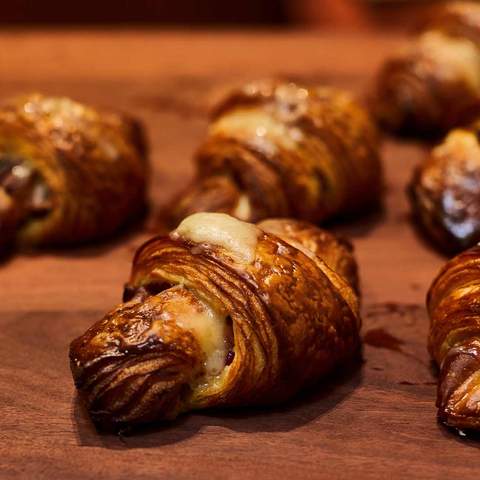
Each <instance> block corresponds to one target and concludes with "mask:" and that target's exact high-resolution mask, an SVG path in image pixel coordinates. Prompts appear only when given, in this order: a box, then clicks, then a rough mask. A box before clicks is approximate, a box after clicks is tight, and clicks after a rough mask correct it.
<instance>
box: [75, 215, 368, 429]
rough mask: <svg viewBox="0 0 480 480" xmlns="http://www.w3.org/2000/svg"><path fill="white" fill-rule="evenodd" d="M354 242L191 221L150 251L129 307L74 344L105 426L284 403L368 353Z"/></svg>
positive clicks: (295, 227) (233, 222) (295, 230)
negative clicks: (362, 337)
mask: <svg viewBox="0 0 480 480" xmlns="http://www.w3.org/2000/svg"><path fill="white" fill-rule="evenodd" d="M356 281H357V280H356V265H355V260H354V258H353V256H352V252H351V249H350V248H349V247H348V245H346V244H342V243H338V242H336V241H335V238H334V237H333V236H331V235H330V234H327V233H322V232H321V231H320V230H319V229H317V228H316V227H312V226H308V225H306V224H302V223H299V222H297V221H295V220H279V221H277V220H269V221H268V222H265V223H261V224H259V225H258V226H256V225H253V224H249V223H245V222H242V221H239V220H237V219H235V218H233V217H230V216H228V215H226V214H222V213H198V214H194V215H192V216H190V217H188V218H186V219H185V220H184V221H183V222H182V223H181V224H180V225H179V227H178V228H177V229H176V230H175V231H173V232H172V233H171V234H170V236H166V237H157V238H154V239H152V240H151V241H149V242H147V243H146V244H145V245H143V247H141V248H140V249H139V250H138V252H137V254H136V255H135V259H134V262H133V269H132V275H131V279H130V282H129V283H128V285H127V287H126V290H125V296H124V301H125V302H124V303H122V304H120V305H119V306H118V307H116V308H115V309H114V310H112V311H111V312H110V313H108V314H107V315H106V316H105V318H104V319H103V320H101V321H99V322H98V323H96V324H95V325H93V326H92V327H91V328H90V329H89V330H87V331H86V332H85V333H84V334H83V335H82V336H80V337H79V338H77V339H76V340H74V341H73V342H72V344H71V346H70V360H71V369H72V374H73V378H74V380H75V384H76V386H77V388H78V389H79V391H80V392H81V394H82V396H83V398H84V400H85V402H86V405H87V408H88V410H89V412H90V414H91V416H92V418H93V420H94V421H95V423H96V424H97V425H99V426H101V427H103V428H113V429H119V428H124V427H128V426H132V425H136V424H141V423H145V422H149V421H153V420H162V419H172V418H174V417H176V416H177V415H178V414H180V413H181V412H185V411H189V410H194V409H201V408H206V407H217V406H223V407H226V406H240V405H256V404H273V403H277V402H281V401H284V400H286V399H288V398H289V397H291V396H292V395H294V394H295V393H296V392H297V391H298V390H300V389H301V388H304V387H306V386H308V385H311V384H313V383H315V382H316V381H318V380H319V379H320V378H321V377H323V376H324V375H325V374H326V373H328V372H329V371H331V370H332V369H333V368H334V367H335V366H337V365H339V364H340V363H342V362H346V361H347V360H348V359H351V358H352V357H353V356H355V355H356V354H357V352H358V348H359V329H360V317H359V313H358V311H359V310H358V309H359V306H358V296H357V293H356V292H355V290H354V288H352V286H351V285H350V283H349V282H354V283H355V284H356Z"/></svg>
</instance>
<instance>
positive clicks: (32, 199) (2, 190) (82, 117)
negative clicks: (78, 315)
mask: <svg viewBox="0 0 480 480" xmlns="http://www.w3.org/2000/svg"><path fill="white" fill-rule="evenodd" d="M145 153H146V152H145V145H144V140H143V136H142V132H141V129H140V127H139V125H138V124H136V123H135V122H134V121H133V120H131V119H129V118H127V117H125V116H123V115H120V114H117V113H113V112H107V111H98V110H96V109H93V108H91V107H89V106H86V105H83V104H81V103H78V102H75V101H73V100H70V99H68V98H62V97H47V96H43V95H40V94H33V95H29V96H25V97H19V98H15V99H12V100H8V101H5V102H3V103H2V104H0V229H1V238H2V243H3V245H4V246H5V244H7V243H13V244H17V245H20V246H23V245H26V246H32V245H66V244H73V243H81V242H85V241H89V240H92V239H97V238H101V237H104V236H107V235H110V234H112V233H113V232H115V231H116V230H117V229H118V228H119V227H120V226H121V225H123V224H124V223H125V222H126V221H128V220H129V219H131V218H132V217H133V216H135V215H136V214H138V213H139V212H140V211H141V210H142V209H143V208H144V205H145V200H144V198H145V182H146V174H147V164H146V158H145Z"/></svg>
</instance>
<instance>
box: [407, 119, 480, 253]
mask: <svg viewBox="0 0 480 480" xmlns="http://www.w3.org/2000/svg"><path fill="white" fill-rule="evenodd" d="M479 134H480V123H476V124H473V125H471V126H470V127H469V128H463V129H455V130H452V131H451V132H450V133H449V134H448V136H447V137H446V138H445V140H444V141H443V142H442V143H441V144H440V145H439V146H437V147H435V148H434V149H433V150H432V151H431V152H430V154H429V156H428V158H427V159H426V161H425V162H424V163H422V164H421V165H420V166H419V167H417V169H416V171H415V173H414V176H413V179H412V182H411V184H410V188H409V193H410V199H411V204H412V208H413V212H414V214H415V217H416V219H417V220H418V222H419V224H420V226H421V227H422V230H423V231H424V232H425V234H426V235H427V236H428V237H429V238H430V239H431V240H432V241H433V242H434V243H435V244H436V245H438V246H439V247H440V248H441V249H443V250H445V251H448V252H452V251H454V252H455V251H457V252H458V251H460V250H464V249H465V248H468V247H471V246H473V245H475V244H476V243H477V242H478V241H480V143H479V138H480V137H479Z"/></svg>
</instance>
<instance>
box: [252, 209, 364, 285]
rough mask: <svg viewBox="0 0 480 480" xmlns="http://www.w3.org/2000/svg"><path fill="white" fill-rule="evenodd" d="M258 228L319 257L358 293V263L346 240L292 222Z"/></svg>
mask: <svg viewBox="0 0 480 480" xmlns="http://www.w3.org/2000/svg"><path fill="white" fill-rule="evenodd" d="M258 226H259V227H260V228H261V229H262V230H263V231H265V232H267V233H271V234H273V235H275V236H277V237H279V238H281V239H282V240H284V241H285V242H287V243H292V245H293V246H294V247H297V248H298V247H299V246H300V247H303V249H306V250H307V251H308V252H311V253H313V254H315V255H316V256H317V257H320V258H321V259H322V260H323V261H324V262H325V263H326V264H327V265H328V266H329V267H330V268H331V269H332V270H333V271H334V272H336V273H338V274H339V275H340V276H342V277H343V278H344V279H345V280H346V281H347V282H348V283H349V284H350V285H351V287H352V288H353V289H354V290H355V291H356V292H357V293H358V292H359V279H358V268H357V262H356V260H355V257H354V255H353V247H352V245H351V243H350V242H348V241H347V240H345V239H344V238H339V237H336V236H335V235H333V234H332V233H330V232H328V231H326V230H322V229H320V228H317V227H315V226H313V225H312V224H311V223H308V222H303V221H301V220H292V219H269V220H264V221H263V222H260V223H259V224H258Z"/></svg>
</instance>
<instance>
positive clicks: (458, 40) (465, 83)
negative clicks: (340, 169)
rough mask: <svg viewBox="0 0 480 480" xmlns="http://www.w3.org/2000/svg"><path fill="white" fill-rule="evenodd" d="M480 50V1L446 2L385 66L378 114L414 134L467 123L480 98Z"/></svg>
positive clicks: (378, 86) (377, 89) (376, 100)
mask: <svg viewBox="0 0 480 480" xmlns="http://www.w3.org/2000/svg"><path fill="white" fill-rule="evenodd" d="M479 56H480V5H478V3H476V2H451V3H447V4H446V5H444V6H442V7H440V9H438V10H435V11H434V12H433V13H432V16H431V18H430V19H429V20H428V21H427V22H426V27H425V28H424V30H423V31H422V32H420V34H419V35H417V37H415V38H414V39H413V40H412V42H411V43H410V45H409V46H408V47H406V48H404V49H403V50H402V51H400V52H398V53H397V54H396V55H393V56H392V57H391V58H389V59H387V60H386V61H385V62H384V64H383V66H382V67H381V69H380V71H379V73H378V76H377V79H376V82H375V85H374V91H373V95H372V97H373V98H372V108H373V111H374V113H375V116H376V117H377V118H378V120H379V121H380V122H381V123H382V124H383V125H384V126H385V127H386V128H388V129H390V130H392V131H395V132H403V133H409V134H414V135H438V134H439V133H441V132H444V131H446V130H448V129H450V128H452V127H454V126H458V125H461V124H465V123H467V122H468V121H470V120H472V118H473V116H474V115H475V112H476V111H478V106H479V103H480V88H479V85H480V71H479V70H478V63H479V62H480V59H479ZM465 68H467V69H468V71H467V70H465Z"/></svg>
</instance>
